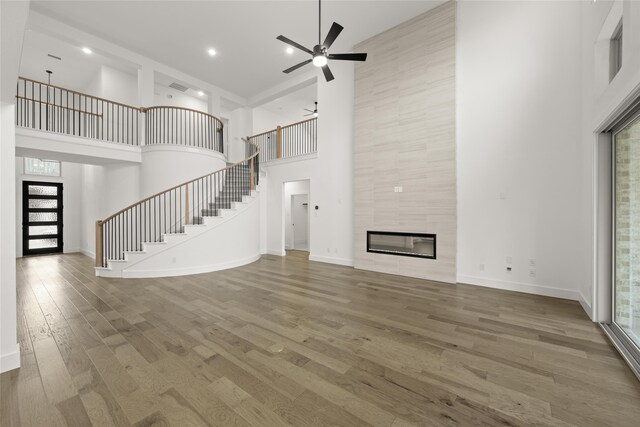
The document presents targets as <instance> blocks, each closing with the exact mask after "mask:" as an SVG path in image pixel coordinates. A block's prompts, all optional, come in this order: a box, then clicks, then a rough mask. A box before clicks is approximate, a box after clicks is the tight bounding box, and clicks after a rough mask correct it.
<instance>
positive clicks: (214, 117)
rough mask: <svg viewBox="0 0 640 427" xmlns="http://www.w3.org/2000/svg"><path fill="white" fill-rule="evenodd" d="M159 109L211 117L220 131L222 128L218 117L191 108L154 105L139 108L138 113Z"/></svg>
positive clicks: (222, 125) (222, 124)
mask: <svg viewBox="0 0 640 427" xmlns="http://www.w3.org/2000/svg"><path fill="white" fill-rule="evenodd" d="M160 108H173V109H175V110H183V111H191V112H192V113H198V114H202V115H203V116H207V117H211V118H212V119H215V120H217V121H218V122H219V123H220V129H221V130H222V129H223V128H224V123H223V122H222V119H220V118H219V117H216V116H214V115H212V114H209V113H205V112H204V111H200V110H194V109H193V108H185V107H176V106H173V105H154V106H153V107H140V111H141V112H142V113H146V112H147V111H149V110H158V109H160Z"/></svg>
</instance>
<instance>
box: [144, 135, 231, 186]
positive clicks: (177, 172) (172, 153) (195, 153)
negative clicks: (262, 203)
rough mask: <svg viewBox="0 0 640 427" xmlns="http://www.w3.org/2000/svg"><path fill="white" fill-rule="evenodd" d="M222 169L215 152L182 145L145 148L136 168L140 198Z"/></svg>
mask: <svg viewBox="0 0 640 427" xmlns="http://www.w3.org/2000/svg"><path fill="white" fill-rule="evenodd" d="M226 165H227V162H226V160H225V158H224V155H223V154H221V153H218V152H217V151H212V150H205V149H202V148H191V147H184V146H182V145H175V146H172V145H145V146H143V147H142V164H141V165H140V191H141V196H142V197H147V196H150V195H152V194H156V193H159V192H160V191H163V190H166V189H168V188H171V187H173V186H175V185H177V184H180V183H181V182H185V181H189V180H190V179H194V178H198V177H200V176H203V175H207V174H209V173H211V172H215V171H217V170H220V169H223V168H224V167H226Z"/></svg>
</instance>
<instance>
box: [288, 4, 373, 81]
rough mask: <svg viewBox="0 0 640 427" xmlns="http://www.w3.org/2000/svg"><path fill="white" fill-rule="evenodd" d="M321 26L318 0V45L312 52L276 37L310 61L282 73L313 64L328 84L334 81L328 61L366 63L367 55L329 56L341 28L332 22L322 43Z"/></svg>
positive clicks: (344, 54)
mask: <svg viewBox="0 0 640 427" xmlns="http://www.w3.org/2000/svg"><path fill="white" fill-rule="evenodd" d="M321 26H322V0H318V44H317V45H315V46H314V47H313V50H311V49H307V48H306V47H304V46H302V45H301V44H299V43H296V42H294V41H293V40H291V39H288V38H287V37H285V36H282V35H280V36H278V37H276V38H277V39H278V40H280V41H282V42H285V43H287V44H288V45H291V46H293V47H295V48H297V49H300V50H301V51H303V52H306V53H308V54H309V55H311V59H307V60H306V61H302V62H301V63H299V64H296V65H294V66H293V67H291V68H287V69H286V70H284V71H283V73H286V74H289V73H290V72H292V71H295V70H297V69H298V68H300V67H302V66H304V65H307V64H308V63H310V62H313V65H315V66H316V67H321V68H322V72H323V73H324V78H325V79H326V80H327V81H328V82H330V81H331V80H333V79H334V77H333V73H332V72H331V70H330V69H329V65H327V63H328V62H329V60H330V59H335V60H337V61H366V60H367V54H366V53H334V54H330V53H329V52H328V50H329V48H330V47H331V45H332V44H333V42H334V41H335V40H336V38H338V35H339V34H340V32H341V31H342V29H343V27H342V26H341V25H340V24H338V23H337V22H334V23H333V24H332V25H331V28H330V29H329V33H327V37H326V38H325V39H324V42H322V41H321V40H322V38H321V37H322V33H321Z"/></svg>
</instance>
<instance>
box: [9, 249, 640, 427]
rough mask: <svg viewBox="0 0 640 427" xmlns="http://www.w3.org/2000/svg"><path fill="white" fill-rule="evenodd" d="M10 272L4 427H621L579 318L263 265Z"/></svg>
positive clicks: (324, 270) (615, 400)
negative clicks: (162, 273)
mask: <svg viewBox="0 0 640 427" xmlns="http://www.w3.org/2000/svg"><path fill="white" fill-rule="evenodd" d="M92 264H93V263H92V260H91V259H89V258H87V257H85V256H83V255H79V254H70V255H56V256H45V257H34V258H22V259H19V260H18V261H17V267H18V305H19V307H18V315H19V319H18V327H19V340H20V346H21V349H22V367H21V368H20V369H19V370H14V371H11V372H8V373H5V374H2V376H1V377H0V393H1V394H0V396H1V398H0V410H1V413H0V424H1V425H2V427H9V426H81V427H84V426H91V425H93V426H207V425H210V426H286V425H292V426H327V425H348V426H361V425H372V426H384V427H389V426H392V427H400V426H410V425H422V426H498V425H499V426H531V425H536V426H551V425H553V426H581V427H582V426H637V425H638V420H640V383H639V382H638V381H637V380H636V379H635V377H634V376H633V375H632V374H631V372H630V371H629V370H628V368H627V367H626V366H625V364H624V363H623V361H622V360H621V359H620V357H619V356H618V355H617V353H616V352H615V350H614V349H613V348H612V347H611V346H610V345H609V343H608V342H607V340H606V338H605V337H604V335H603V334H602V332H601V331H600V330H599V328H598V327H597V326H596V325H594V324H593V323H591V322H590V321H589V320H588V319H587V316H586V315H585V314H584V312H583V311H582V308H581V307H580V306H579V304H578V303H576V302H573V301H566V300H560V299H553V298H546V297H537V296H531V295H525V294H519V293H513V292H506V291H499V290H492V289H485V288H480V287H473V286H464V285H457V286H452V285H447V284H440V283H434V282H429V281H424V280H418V279H408V278H404V277H399V276H391V275H384V274H379V273H372V272H366V271H360V270H354V269H352V268H348V267H340V266H334V265H329V264H321V263H314V262H309V261H308V260H307V259H306V253H303V252H295V253H292V254H291V256H288V257H284V258H281V257H276V256H264V257H263V258H262V259H261V260H259V261H257V262H255V263H253V264H250V265H248V266H245V267H241V268H236V269H232V270H227V271H222V272H217V273H210V274H199V275H194V276H185V277H175V278H164V279H131V280H128V279H105V278H97V277H95V275H94V272H93V268H92Z"/></svg>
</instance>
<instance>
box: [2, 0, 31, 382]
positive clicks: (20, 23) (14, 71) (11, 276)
mask: <svg viewBox="0 0 640 427" xmlns="http://www.w3.org/2000/svg"><path fill="white" fill-rule="evenodd" d="M28 14H29V1H22V2H6V1H3V2H0V57H2V61H0V372H5V371H8V370H11V369H15V368H18V367H19V366H20V347H19V345H18V339H17V328H16V320H17V318H16V311H17V310H16V259H15V258H16V253H15V250H16V246H15V241H14V239H15V227H16V223H15V195H14V191H15V170H14V169H15V145H16V141H15V122H14V120H15V107H14V100H15V98H14V97H15V84H16V81H17V79H18V68H19V65H20V56H21V54H22V42H23V39H24V29H25V25H26V22H27V16H28Z"/></svg>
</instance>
